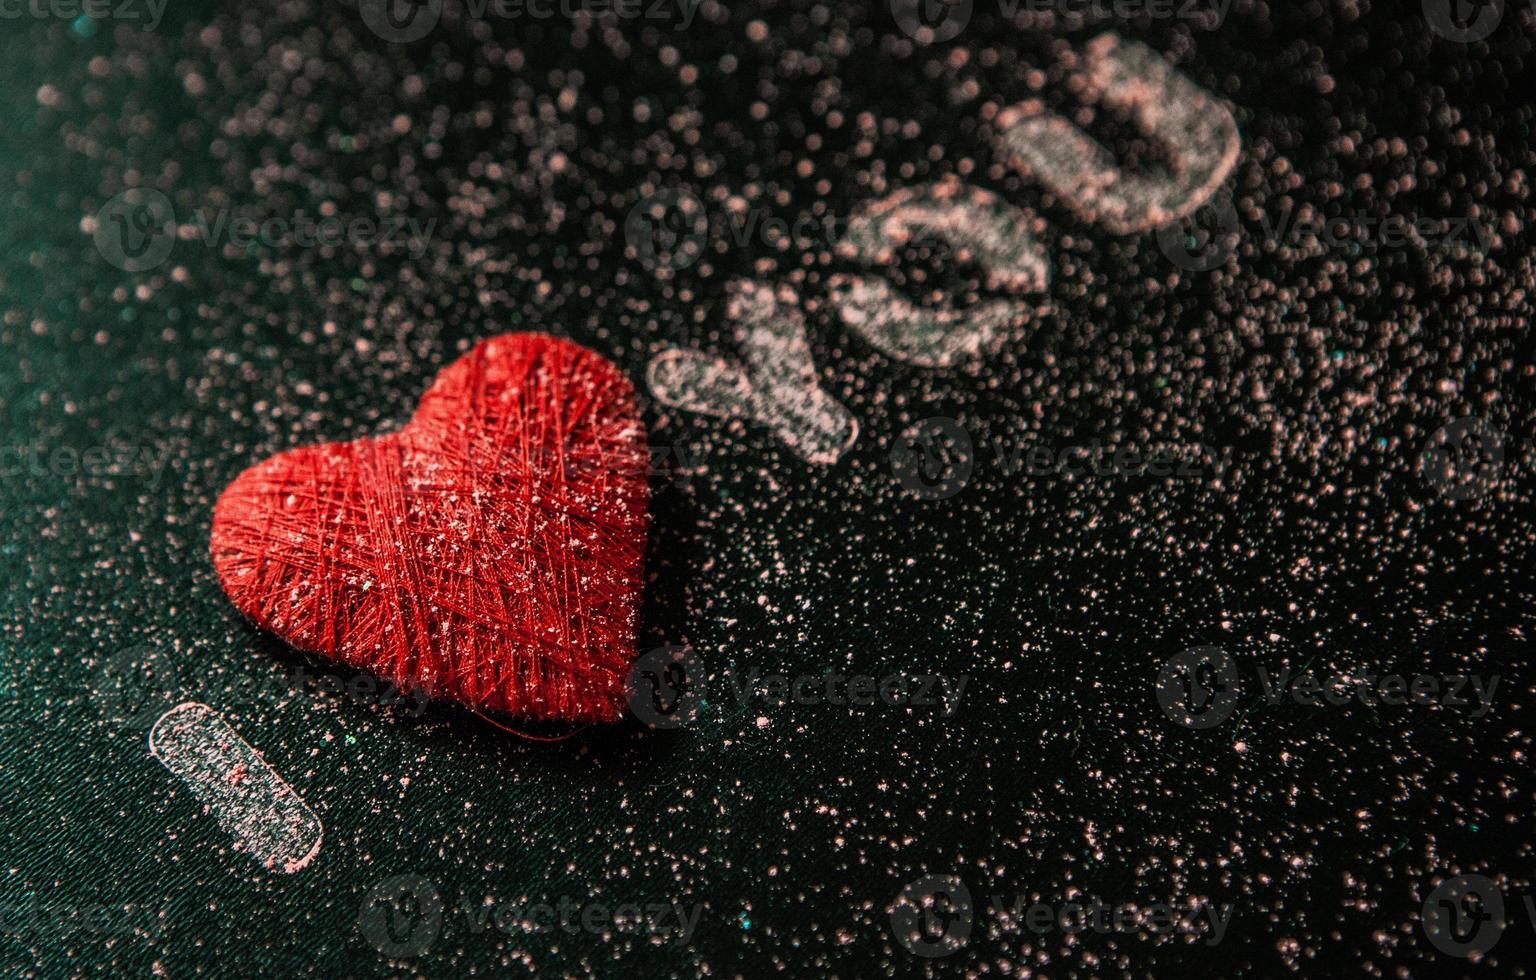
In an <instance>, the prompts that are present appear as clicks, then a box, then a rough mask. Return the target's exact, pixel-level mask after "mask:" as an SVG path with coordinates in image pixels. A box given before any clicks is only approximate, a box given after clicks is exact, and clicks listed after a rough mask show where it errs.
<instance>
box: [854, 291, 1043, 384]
mask: <svg viewBox="0 0 1536 980" xmlns="http://www.w3.org/2000/svg"><path fill="white" fill-rule="evenodd" d="M830 285H831V289H832V301H833V302H834V303H835V304H837V309H838V312H839V313H841V314H842V317H843V322H844V323H846V324H848V327H849V329H851V330H854V331H857V332H858V333H859V334H861V335H862V336H863V337H864V339H866V340H868V341H869V342H870V343H871V344H874V345H875V346H876V347H878V348H880V349H881V350H882V351H884V352H885V353H886V354H889V355H890V356H891V357H894V358H896V359H897V360H900V361H905V362H907V363H908V364H916V365H917V366H919V367H951V366H953V365H955V364H958V363H960V362H962V361H971V360H976V359H977V358H980V357H983V356H985V355H987V354H990V353H991V352H993V351H994V350H996V349H997V348H998V347H1000V346H1001V345H1002V342H1003V341H1004V340H1005V339H1006V338H1007V336H1008V332H1009V330H1010V329H1012V327H1014V326H1015V325H1017V324H1019V323H1022V322H1024V321H1025V320H1027V319H1028V318H1029V316H1030V313H1031V309H1030V307H1028V306H1026V305H1024V304H1022V303H1017V302H1013V301H1011V300H988V301H987V302H985V303H978V304H976V305H975V306H973V307H971V308H969V309H966V310H956V309H954V308H952V307H943V308H937V309H924V308H923V307H920V306H917V305H916V304H914V303H911V302H909V301H908V300H907V299H906V297H904V296H902V295H901V294H899V293H897V292H896V291H895V290H894V289H892V288H891V287H890V284H889V283H887V282H886V281H885V280H884V279H870V278H865V277H863V276H853V277H838V278H836V279H834V280H833V281H832V283H831V284H830Z"/></svg>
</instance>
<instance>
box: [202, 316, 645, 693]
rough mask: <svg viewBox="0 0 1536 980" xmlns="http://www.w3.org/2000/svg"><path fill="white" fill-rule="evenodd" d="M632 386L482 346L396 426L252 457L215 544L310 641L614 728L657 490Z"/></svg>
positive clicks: (370, 663)
mask: <svg viewBox="0 0 1536 980" xmlns="http://www.w3.org/2000/svg"><path fill="white" fill-rule="evenodd" d="M646 463H647V451H646V446H645V428H644V425H643V424H642V422H641V419H640V413H639V410H638V407H637V404H636V399H635V391H634V388H633V386H632V385H631V384H630V383H629V380H628V379H627V378H625V377H624V375H623V374H622V373H621V372H620V371H619V370H618V369H617V368H616V367H614V365H613V364H612V363H610V362H609V361H608V360H606V359H605V358H603V357H601V356H600V355H598V354H595V353H593V352H592V351H590V350H587V349H585V348H583V347H580V346H578V345H576V344H573V343H570V342H569V341H565V340H560V339H558V338H555V337H550V336H547V335H545V334H537V333H517V334H507V335H504V336H500V337H496V338H493V339H491V340H487V341H484V342H482V343H481V344H479V345H478V346H477V347H475V348H474V350H472V351H471V352H469V353H468V354H466V355H465V356H464V357H462V358H460V359H459V360H457V361H455V362H454V363H453V364H452V365H450V366H449V367H448V368H447V369H446V370H444V371H443V372H442V373H441V374H440V375H438V378H437V380H436V381H435V382H434V383H433V385H432V387H431V388H430V389H429V390H428V391H427V393H426V394H425V395H423V396H422V399H421V403H420V405H419V407H418V408H417V410H416V413H415V415H414V416H413V417H412V418H411V421H410V422H409V423H408V424H407V425H406V426H405V428H403V429H401V430H400V431H399V432H396V433H392V434H389V435H383V436H377V437H373V438H365V439H359V440H357V441H356V442H342V443H327V444H325V445H320V446H310V447H305V448H302V449H295V450H291V451H289V452H284V453H281V454H279V455H277V456H273V457H271V458H270V459H267V460H265V461H263V462H261V463H258V464H256V465H255V466H252V467H251V468H250V469H248V470H246V471H245V472H244V473H242V474H241V475H240V476H239V477H238V478H237V479H236V480H235V481H234V482H233V483H231V484H230V485H229V487H228V488H227V489H225V491H224V493H223V494H222V495H221V496H220V498H219V502H218V504H217V506H216V507H215V508H214V515H213V532H212V540H211V548H212V552H213V563H214V567H215V568H216V569H217V570H218V574H219V580H220V582H221V583H222V584H223V586H224V591H225V592H227V593H228V594H229V597H230V598H231V599H232V600H234V603H235V605H236V606H237V607H238V608H239V609H240V611H241V612H243V613H244V614H245V615H246V616H248V617H249V618H250V619H252V620H253V621H254V622H256V623H257V624H258V625H260V626H261V627H263V628H265V629H268V630H270V631H271V632H273V633H275V634H277V635H278V636H280V637H282V638H283V639H284V640H286V641H287V642H288V643H290V644H292V645H293V646H295V647H298V648H299V649H301V650H306V651H310V652H312V653H316V654H319V655H321V656H324V657H328V658H331V659H333V660H338V661H341V662H343V663H346V664H349V665H351V666H353V667H358V668H364V669H367V670H370V671H372V672H373V673H375V674H378V675H379V676H381V677H384V678H387V679H388V680H390V681H393V682H394V683H396V684H398V685H399V686H400V687H401V688H403V689H405V690H408V691H422V692H424V693H426V694H427V695H428V696H430V697H446V698H451V699H453V700H455V701H458V702H461V703H463V704H465V705H468V706H469V707H471V708H474V709H476V710H482V711H496V712H506V713H508V714H512V715H518V716H521V717H527V718H538V719H558V720H565V721H616V720H618V719H619V718H620V717H621V715H622V714H623V711H624V708H625V703H626V697H625V694H626V679H627V675H628V671H629V667H630V664H631V663H632V661H633V660H634V656H635V628H636V620H637V617H638V615H639V605H640V593H641V575H642V566H643V562H644V553H645V542H646V530H647V525H648V522H649V516H648V506H649V496H650V491H649V488H648V486H647V483H646Z"/></svg>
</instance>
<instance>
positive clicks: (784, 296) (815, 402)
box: [646, 280, 859, 464]
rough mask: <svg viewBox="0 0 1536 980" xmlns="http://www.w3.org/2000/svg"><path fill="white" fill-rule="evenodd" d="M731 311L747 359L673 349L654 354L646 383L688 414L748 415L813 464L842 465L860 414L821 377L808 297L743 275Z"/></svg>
mask: <svg viewBox="0 0 1536 980" xmlns="http://www.w3.org/2000/svg"><path fill="white" fill-rule="evenodd" d="M730 292H731V300H730V303H729V306H728V308H727V313H726V315H727V316H728V317H729V318H730V320H731V321H732V322H733V323H734V325H735V328H736V336H737V341H738V343H739V344H740V347H741V360H740V361H727V360H725V359H723V358H718V357H711V356H709V355H707V354H703V353H701V352H699V351H695V350H685V349H683V348H680V347H671V348H668V349H667V350H665V351H662V352H661V353H660V354H658V355H656V356H655V357H654V358H652V359H651V363H650V365H649V366H648V367H647V368H646V383H647V384H648V385H649V387H650V389H651V393H652V394H653V395H655V396H656V398H657V399H659V400H660V401H662V402H664V403H666V404H667V405H670V406H672V407H673V408H679V409H682V410H683V411H687V412H699V413H702V414H705V415H714V416H718V417H721V418H738V417H739V418H748V419H752V420H753V421H756V422H759V423H761V424H763V425H766V426H768V427H769V428H771V429H773V431H774V433H775V434H776V435H777V436H778V437H779V438H780V439H781V440H783V442H784V444H785V445H787V446H788V447H789V448H790V449H792V450H794V451H795V453H796V454H798V455H799V456H800V457H801V458H803V459H805V460H806V461H807V462H811V463H823V464H828V463H835V462H837V460H838V458H839V457H840V456H842V454H843V453H844V452H846V451H847V450H848V447H850V446H852V445H853V444H854V442H855V441H856V440H857V439H858V437H859V424H858V422H857V420H855V419H854V417H853V415H852V414H851V413H850V412H849V411H848V409H846V408H844V407H843V405H842V404H841V403H840V402H838V401H837V400H836V399H835V398H833V397H832V396H831V395H829V394H827V393H826V392H825V391H823V390H822V389H821V387H820V385H819V384H818V383H817V380H816V366H815V364H814V363H813V362H812V361H811V348H810V345H809V344H807V343H806V340H805V317H804V316H803V315H801V313H800V299H799V297H798V296H797V295H796V294H795V291H794V290H793V289H791V288H790V287H788V286H780V287H779V288H778V290H777V291H775V290H774V289H773V288H771V287H769V286H765V285H763V284H762V283H758V282H754V281H751V280H738V281H736V282H733V283H732V284H731V286H730Z"/></svg>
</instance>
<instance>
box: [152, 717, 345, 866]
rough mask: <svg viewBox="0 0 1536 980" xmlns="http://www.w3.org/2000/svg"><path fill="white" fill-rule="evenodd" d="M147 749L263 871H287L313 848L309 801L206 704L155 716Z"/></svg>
mask: <svg viewBox="0 0 1536 980" xmlns="http://www.w3.org/2000/svg"><path fill="white" fill-rule="evenodd" d="M149 751H150V753H151V754H153V755H154V757H155V758H156V759H159V760H160V762H161V764H162V765H164V766H165V768H167V769H169V770H170V771H171V773H172V775H174V776H176V777H177V778H178V779H180V780H181V781H182V782H183V783H185V784H186V785H187V787H188V788H190V789H191V790H192V792H193V794H194V795H195V796H196V797H197V799H198V801H199V802H201V803H202V804H203V806H204V807H206V808H207V809H208V810H209V811H210V812H211V813H212V814H213V815H214V817H216V818H217V819H218V821H219V826H220V827H222V828H224V830H225V831H226V832H227V833H229V834H230V835H231V836H233V837H234V838H235V846H236V848H237V849H239V850H243V851H246V852H247V853H249V854H250V855H251V856H252V857H253V858H255V859H256V860H257V861H258V862H260V863H261V865H262V866H263V867H265V868H267V869H268V870H269V871H282V872H284V873H289V874H291V873H292V872H295V871H298V870H300V869H302V868H304V867H305V866H307V865H308V864H309V863H310V862H311V861H313V860H314V858H315V855H317V854H319V853H320V842H321V840H322V839H323V837H324V834H325V829H324V827H322V826H321V824H320V818H319V817H317V816H316V815H315V811H313V810H311V809H310V808H309V804H307V803H305V802H304V801H303V800H302V799H300V798H299V795H298V794H297V793H295V792H294V791H293V787H292V786H289V785H288V783H287V782H286V781H284V779H283V777H281V776H279V775H278V774H277V773H276V772H275V771H274V770H273V769H272V767H271V766H269V765H267V762H266V760H265V759H263V758H262V757H261V756H260V754H258V753H257V751H256V750H255V749H254V748H252V747H251V744H250V743H249V742H247V741H246V740H245V739H243V738H241V737H240V735H239V733H237V732H236V731H235V730H234V729H233V728H231V727H230V726H229V723H228V722H226V721H225V720H224V719H223V718H221V717H220V716H219V715H218V714H217V713H216V712H215V711H214V710H213V709H212V708H210V707H208V706H207V705H206V704H197V703H196V702H188V703H186V704H180V705H177V706H176V707H174V708H172V709H171V710H170V711H167V712H166V713H165V714H163V715H161V716H160V720H159V721H157V722H155V725H154V727H153V728H152V729H151V730H150V733H149Z"/></svg>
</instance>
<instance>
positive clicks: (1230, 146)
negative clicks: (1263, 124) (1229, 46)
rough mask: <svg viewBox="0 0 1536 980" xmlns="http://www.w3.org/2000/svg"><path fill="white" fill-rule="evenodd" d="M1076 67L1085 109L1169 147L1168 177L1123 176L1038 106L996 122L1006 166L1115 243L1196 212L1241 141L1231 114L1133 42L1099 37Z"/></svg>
mask: <svg viewBox="0 0 1536 980" xmlns="http://www.w3.org/2000/svg"><path fill="white" fill-rule="evenodd" d="M1083 60H1084V67H1083V70H1082V71H1081V72H1079V74H1078V77H1079V78H1080V79H1081V81H1082V82H1083V84H1084V91H1083V99H1084V101H1086V102H1088V103H1098V104H1100V105H1103V106H1106V107H1108V108H1110V109H1114V110H1117V111H1122V112H1126V113H1129V114H1130V115H1131V116H1132V117H1133V118H1134V119H1135V121H1136V124H1137V125H1138V126H1139V127H1140V128H1141V130H1142V132H1144V133H1146V134H1147V135H1148V136H1149V137H1151V138H1153V139H1156V140H1158V141H1159V142H1161V143H1162V144H1163V145H1164V146H1166V147H1167V149H1168V152H1169V153H1170V154H1171V155H1172V158H1173V159H1172V162H1171V163H1170V165H1169V169H1170V174H1169V175H1168V176H1159V175H1153V174H1128V173H1125V172H1124V171H1122V170H1121V169H1120V168H1119V167H1118V166H1116V165H1115V162H1114V158H1113V157H1112V156H1111V155H1110V153H1109V151H1108V150H1106V149H1105V148H1104V147H1102V146H1100V145H1099V144H1098V143H1097V142H1095V141H1094V140H1093V139H1092V138H1090V137H1089V136H1088V135H1087V134H1086V133H1084V132H1083V131H1082V130H1080V129H1078V128H1077V127H1076V126H1074V125H1073V124H1072V123H1071V122H1069V121H1067V120H1066V119H1063V118H1062V117H1061V116H1058V115H1056V114H1054V113H1051V112H1048V111H1047V110H1046V109H1045V107H1044V105H1042V104H1041V103H1040V102H1039V100H1035V99H1031V100H1029V101H1027V102H1021V103H1019V104H1018V105H1015V106H1011V107H1009V108H1008V109H1005V110H1004V111H1003V112H1002V113H1001V114H1000V115H999V116H998V126H999V129H1000V131H1001V137H1000V141H1001V143H1002V147H1003V149H1004V151H1005V152H1006V153H1007V154H1008V155H1009V162H1010V163H1011V164H1012V165H1013V166H1014V167H1015V168H1016V169H1017V170H1019V171H1020V172H1022V173H1024V174H1029V175H1033V176H1035V177H1036V178H1038V179H1039V180H1040V182H1041V183H1043V184H1045V186H1046V187H1047V188H1049V189H1050V190H1051V191H1052V193H1054V194H1056V195H1058V196H1059V197H1061V198H1062V200H1063V201H1064V202H1065V203H1066V204H1067V205H1068V206H1069V207H1071V208H1072V209H1074V210H1075V211H1077V213H1078V214H1080V215H1081V216H1082V217H1084V218H1085V219H1087V220H1088V221H1092V222H1096V223H1098V224H1101V225H1103V226H1104V227H1105V228H1107V229H1108V230H1109V231H1111V232H1113V233H1114V234H1117V235H1130V234H1135V233H1138V232H1143V231H1148V230H1151V229H1153V228H1157V227H1160V226H1162V225H1166V224H1169V223H1171V222H1173V221H1177V220H1179V219H1180V218H1183V217H1185V216H1187V215H1189V214H1191V213H1192V212H1194V211H1195V210H1196V209H1198V208H1199V207H1200V206H1201V205H1202V204H1204V203H1205V202H1206V201H1207V200H1208V199H1209V198H1210V196H1211V195H1212V194H1213V193H1215V191H1216V189H1217V188H1218V187H1220V186H1221V184H1222V182H1223V181H1224V180H1226V179H1227V175H1228V174H1230V173H1231V172H1232V167H1233V165H1234V164H1236V163H1237V154H1238V150H1239V148H1240V146H1241V140H1240V138H1239V136H1238V132H1237V122H1236V121H1235V120H1234V119H1233V118H1232V113H1231V112H1230V111H1229V110H1228V109H1227V108H1226V106H1224V105H1222V104H1221V102H1219V101H1218V100H1217V99H1216V98H1214V97H1213V96H1211V95H1210V94H1209V93H1208V92H1206V91H1205V90H1204V89H1202V88H1200V87H1199V86H1198V85H1196V84H1195V83H1193V82H1191V81H1190V80H1189V79H1187V78H1185V77H1184V76H1183V75H1181V74H1179V73H1178V72H1177V71H1175V70H1174V69H1173V66H1172V65H1170V64H1169V63H1168V62H1167V61H1166V60H1165V59H1164V58H1163V57H1162V56H1161V55H1159V54H1157V53H1156V52H1155V51H1153V50H1152V49H1150V48H1148V47H1146V46H1145V45H1142V44H1138V43H1136V42H1135V41H1126V40H1123V39H1122V38H1120V37H1118V36H1117V35H1115V34H1101V35H1099V36H1098V37H1096V38H1094V39H1093V40H1092V41H1091V42H1089V44H1088V48H1087V52H1086V53H1085V55H1084V59H1083Z"/></svg>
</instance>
